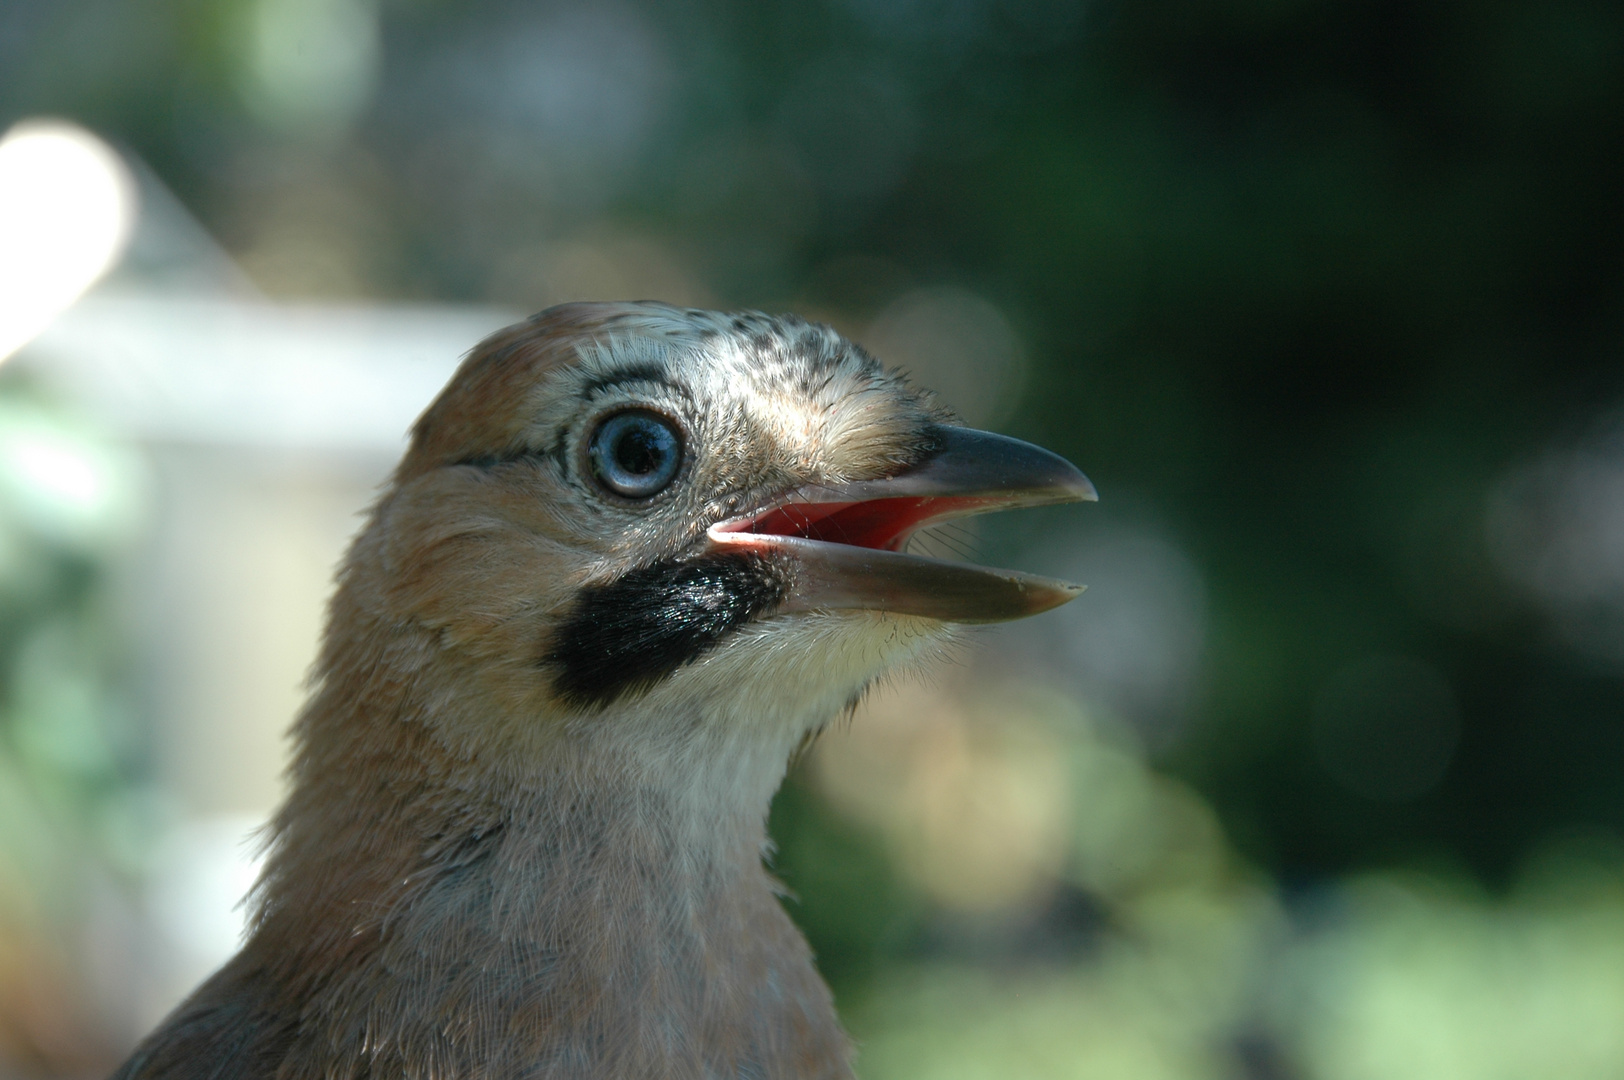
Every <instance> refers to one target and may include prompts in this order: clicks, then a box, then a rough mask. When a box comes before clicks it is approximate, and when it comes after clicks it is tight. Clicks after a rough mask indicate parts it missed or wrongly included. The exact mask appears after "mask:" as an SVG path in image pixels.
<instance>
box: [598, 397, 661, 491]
mask: <svg viewBox="0 0 1624 1080" xmlns="http://www.w3.org/2000/svg"><path fill="white" fill-rule="evenodd" d="M682 458H683V440H682V430H681V429H680V428H679V427H678V426H677V423H676V421H674V420H672V419H671V418H670V417H668V416H664V415H662V414H660V413H657V412H654V411H653V410H650V409H625V410H622V411H621V412H617V413H613V414H611V415H609V416H606V417H605V418H604V419H603V420H602V421H600V422H599V423H598V426H597V428H596V429H594V430H593V432H592V437H591V439H590V440H588V442H587V460H588V462H589V463H590V464H591V466H592V476H593V478H594V479H595V480H597V482H598V485H599V486H600V487H602V488H604V489H605V490H606V491H609V492H611V493H613V494H615V495H619V496H621V497H622V498H626V499H647V498H651V497H652V496H654V495H658V494H659V493H660V492H662V491H664V490H665V489H666V488H668V487H670V486H671V482H672V481H673V480H675V479H676V478H677V473H678V472H679V471H680V470H681V468H682Z"/></svg>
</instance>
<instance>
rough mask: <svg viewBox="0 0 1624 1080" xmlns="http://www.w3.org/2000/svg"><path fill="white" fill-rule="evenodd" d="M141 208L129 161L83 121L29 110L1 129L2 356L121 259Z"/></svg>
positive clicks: (0, 268)
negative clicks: (29, 115)
mask: <svg viewBox="0 0 1624 1080" xmlns="http://www.w3.org/2000/svg"><path fill="white" fill-rule="evenodd" d="M136 208H137V202H136V192H135V181H134V178H133V177H132V176H131V175H130V170H129V169H128V168H127V167H126V166H125V164H124V162H123V160H122V159H121V158H120V157H119V156H118V154H116V153H115V152H114V151H113V150H112V148H111V147H109V146H108V145H107V144H106V143H104V142H102V141H101V140H100V139H98V138H96V136H94V135H92V134H91V133H90V132H88V131H86V130H85V129H84V128H81V127H78V126H76V125H73V124H68V123H64V122H62V121H58V120H25V121H23V122H22V123H19V124H16V125H15V126H13V127H12V128H11V129H10V130H8V131H7V132H6V133H5V135H4V136H3V137H0V360H4V359H5V358H6V357H8V356H10V355H11V354H12V353H14V352H16V351H17V349H19V348H20V347H22V346H23V345H25V344H27V343H28V342H29V341H30V340H31V339H32V338H33V337H34V336H35V335H37V334H38V333H39V332H40V331H41V330H43V329H44V328H45V327H47V326H49V325H50V323H51V320H52V319H55V318H56V317H57V316H58V315H60V314H61V313H62V311H63V310H64V309H66V308H67V307H68V306H69V305H70V304H72V303H73V302H74V301H75V300H77V299H79V297H80V296H82V295H83V294H84V291H85V290H86V289H88V288H90V286H91V285H93V284H95V282H96V281H97V279H99V278H100V277H101V276H102V275H103V274H105V273H106V272H107V270H108V269H109V268H110V267H111V266H112V265H113V263H114V262H116V261H117V259H118V257H119V255H120V254H122V253H123V251H124V245H125V244H126V243H127V242H128V240H129V237H130V230H131V226H132V225H133V224H134V222H135V216H136Z"/></svg>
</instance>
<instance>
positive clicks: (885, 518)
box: [733, 497, 988, 551]
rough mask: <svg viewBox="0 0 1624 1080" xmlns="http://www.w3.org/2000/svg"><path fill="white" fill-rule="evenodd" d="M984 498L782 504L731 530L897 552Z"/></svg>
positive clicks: (969, 509)
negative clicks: (930, 527)
mask: <svg viewBox="0 0 1624 1080" xmlns="http://www.w3.org/2000/svg"><path fill="white" fill-rule="evenodd" d="M987 502H988V500H986V499H973V498H935V497H926V498H909V499H868V500H866V501H864V502H852V503H839V502H834V503H786V504H785V505H783V506H775V507H773V508H772V509H771V510H768V511H767V512H766V513H764V514H762V515H761V516H760V517H756V518H750V519H748V520H746V521H743V522H740V523H739V524H738V525H736V526H733V531H737V532H750V533H759V534H765V535H769V536H804V537H806V538H807V539H809V540H822V541H825V542H827V543H831V544H849V545H851V546H852V547H866V548H876V549H878V550H881V551H901V550H902V548H903V546H904V545H905V544H907V542H908V538H909V537H911V536H912V535H913V534H914V533H915V532H918V531H919V530H920V529H922V528H924V527H925V526H926V525H930V524H932V523H934V522H937V521H945V520H947V519H948V518H955V517H963V516H964V515H965V514H967V513H971V512H973V511H974V510H975V509H977V508H979V507H980V506H982V505H984V504H986V503H987Z"/></svg>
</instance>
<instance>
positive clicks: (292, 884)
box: [130, 589, 850, 1078]
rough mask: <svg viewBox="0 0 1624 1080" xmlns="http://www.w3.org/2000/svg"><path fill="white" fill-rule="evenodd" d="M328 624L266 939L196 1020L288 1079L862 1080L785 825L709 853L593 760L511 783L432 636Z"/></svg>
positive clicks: (363, 621)
mask: <svg viewBox="0 0 1624 1080" xmlns="http://www.w3.org/2000/svg"><path fill="white" fill-rule="evenodd" d="M333 617H334V622H335V629H336V628H337V627H338V626H339V625H340V623H341V622H343V623H344V624H345V625H344V632H342V633H333V634H331V635H330V636H329V649H328V652H327V653H326V654H325V655H324V658H323V664H322V682H321V685H320V688H319V689H318V691H317V693H316V696H315V698H314V699H313V700H312V702H311V704H310V706H309V708H308V709H307V711H306V713H305V714H304V716H303V717H302V718H301V720H300V723H299V725H298V727H297V728H296V732H295V733H296V739H297V753H296V757H295V761H294V765H293V769H292V779H293V793H292V795H291V797H290V798H289V800H288V802H287V804H286V806H285V807H284V808H283V810H282V812H281V813H280V815H279V816H278V818H277V819H276V821H275V822H274V835H275V841H276V844H275V847H274V849H273V853H272V856H271V860H270V863H269V869H268V871H267V873H266V876H265V878H264V880H263V881H262V882H261V884H260V887H259V890H258V892H257V894H256V900H257V905H258V906H257V919H256V922H255V926H254V930H253V932H252V936H251V938H250V941H249V943H248V944H247V946H246V947H245V948H244V950H243V952H242V954H241V955H239V956H238V958H237V959H236V960H234V961H233V962H232V964H231V965H229V966H228V968H227V969H226V970H224V971H223V972H222V973H221V974H220V975H219V976H217V977H216V979H215V980H213V981H212V982H211V983H210V984H206V985H205V987H204V988H203V990H201V991H200V992H199V995H198V997H197V998H195V999H194V1002H193V1004H192V1006H190V1008H191V1010H192V1014H193V1015H194V1016H195V1015H197V1014H198V1013H199V1010H200V1009H206V1008H213V1007H215V1005H218V1004H220V1003H224V1004H226V1005H228V1006H229V1007H230V1008H233V1009H237V1010H239V1011H240V1012H242V1013H243V1014H244V1015H249V1016H251V1017H253V1018H256V1019H254V1020H253V1023H254V1024H255V1025H257V1027H256V1030H255V1033H253V1034H252V1035H247V1036H244V1037H243V1039H241V1040H239V1042H240V1044H242V1045H252V1046H254V1047H257V1048H258V1049H257V1050H256V1051H254V1052H255V1053H260V1054H263V1056H264V1060H265V1062H266V1063H267V1065H270V1064H276V1066H277V1069H276V1071H275V1075H277V1076H280V1077H290V1078H291V1077H305V1076H309V1077H316V1076H321V1077H361V1076H380V1075H404V1076H425V1077H427V1076H434V1077H439V1076H447V1077H450V1076H475V1075H477V1076H488V1077H507V1076H560V1077H562V1076H569V1077H574V1078H588V1077H620V1078H627V1077H656V1076H659V1077H690V1076H691V1077H695V1078H698V1077H707V1078H709V1077H849V1076H850V1068H849V1064H848V1061H849V1056H850V1052H849V1047H848V1044H847V1041H846V1039H845V1036H844V1034H843V1033H842V1032H841V1030H840V1028H839V1025H838V1022H837V1021H836V1020H835V1017H834V1012H833V1008H832V1005H831V1002H830V999H829V995H828V991H827V989H826V988H825V987H824V985H823V983H822V981H821V980H820V979H819V978H818V976H817V974H816V972H815V970H814V969H813V966H812V962H811V956H810V954H809V952H808V950H807V947H806V944H805V941H804V939H802V937H801V935H800V934H799V932H798V931H797V930H796V929H795V928H794V927H793V925H791V923H790V922H789V920H788V919H787V917H786V916H785V914H784V912H783V911H782V909H781V908H780V906H779V904H778V901H777V898H776V897H775V896H774V895H773V891H772V886H773V883H772V881H771V879H770V878H769V877H768V875H767V874H766V872H765V870H764V869H763V867H762V865H761V861H760V851H761V848H762V844H763V841H764V830H763V823H762V817H763V815H764V811H765V807H761V808H758V810H757V812H756V813H755V814H754V815H753V820H748V821H738V822H732V823H722V822H719V823H717V824H718V825H719V826H720V827H719V828H717V829H715V830H713V834H714V835H712V836H711V839H710V842H706V843H695V841H694V829H693V823H692V822H691V821H688V820H685V819H684V816H683V815H684V813H685V810H684V808H683V806H682V805H680V802H681V800H680V799H677V798H674V797H673V796H672V795H671V793H669V792H664V791H661V790H658V789H657V788H654V787H639V786H637V785H635V784H627V783H626V782H625V773H624V772H623V771H615V770H613V769H603V768H598V767H595V766H593V764H592V762H591V758H590V755H589V754H576V755H573V756H572V755H570V754H568V753H564V752H561V753H560V754H559V755H558V757H559V761H558V762H557V763H556V765H553V764H548V765H546V766H544V767H542V768H541V769H540V771H539V772H534V773H532V774H531V775H530V776H529V777H528V778H527V779H526V781H525V782H523V783H519V782H515V781H513V780H512V779H503V778H501V777H500V776H498V775H497V774H496V773H495V772H494V771H493V770H489V769H486V768H484V767H483V766H482V764H481V762H480V761H479V760H478V759H477V758H476V757H474V756H471V755H468V756H464V755H460V754H458V753H457V752H455V751H454V750H453V749H451V748H450V747H449V746H448V744H447V741H446V740H445V739H444V738H443V737H442V736H441V735H440V734H438V731H439V729H438V727H437V725H436V724H435V723H434V722H433V720H434V715H433V711H434V710H435V709H437V708H446V707H449V706H448V705H447V703H446V701H445V699H444V698H443V697H442V698H439V699H436V698H435V697H433V696H431V694H430V693H429V690H428V688H429V687H431V686H437V685H442V684H443V682H444V679H443V673H439V672H437V671H436V665H437V664H438V663H439V662H440V661H439V660H438V659H437V658H438V657H439V656H440V655H441V646H440V644H439V642H438V640H437V638H436V637H435V636H434V635H432V634H430V633H429V632H427V631H424V630H421V629H418V628H413V627H411V626H408V625H403V624H399V623H396V624H394V625H393V626H388V627H385V626H383V625H381V624H378V623H376V622H372V621H371V620H369V619H368V618H367V617H366V616H363V615H362V614H361V613H360V612H358V611H357V610H355V608H353V607H352V606H350V605H349V604H348V598H347V597H346V595H345V592H344V590H342V589H341V591H340V594H339V596H338V597H337V598H336V599H335V603H334V613H333ZM369 623H370V624H369ZM345 643H349V644H345ZM211 1002H212V1003H213V1004H211ZM211 1015H212V1014H211ZM184 1020H185V1017H184V1016H180V1017H178V1018H177V1021H176V1022H172V1025H171V1026H172V1027H173V1026H175V1024H176V1023H177V1022H179V1021H184ZM248 1056H250V1057H251V1056H252V1054H249V1055H248ZM130 1075H145V1074H144V1073H139V1072H132V1073H131V1074H130ZM211 1075H212V1074H211ZM241 1075H258V1074H257V1073H248V1072H244V1073H242V1074H241Z"/></svg>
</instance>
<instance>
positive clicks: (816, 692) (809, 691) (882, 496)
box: [330, 303, 1094, 796]
mask: <svg viewBox="0 0 1624 1080" xmlns="http://www.w3.org/2000/svg"><path fill="white" fill-rule="evenodd" d="M1093 497H1094V493H1093V488H1092V487H1091V485H1090V484H1089V482H1088V480H1087V479H1086V478H1085V477H1084V476H1083V475H1082V474H1081V473H1080V472H1078V471H1077V470H1076V469H1075V468H1074V467H1072V466H1071V465H1070V464H1068V463H1067V462H1065V461H1064V460H1063V459H1061V458H1059V457H1056V456H1055V455H1053V454H1050V453H1048V452H1047V451H1044V450H1041V449H1039V448H1037V447H1035V446H1031V445H1029V444H1026V443H1022V442H1018V441H1016V440H1013V439H1007V438H1003V437H1001V436H995V435H989V434H986V433H982V432H977V431H972V430H970V429H967V428H964V427H962V426H959V425H958V424H957V422H956V421H955V420H954V418H953V417H952V415H951V414H950V413H948V412H947V411H946V410H945V409H943V408H942V407H940V406H938V405H937V404H935V403H934V402H933V400H932V399H931V398H930V397H929V396H928V395H927V394H926V393H924V392H922V391H920V390H918V389H915V388H913V387H911V386H910V385H909V384H908V383H907V382H906V381H905V379H903V378H902V377H900V376H898V375H896V374H893V373H890V372H887V371H886V370H885V369H884V368H883V367H882V366H881V365H880V364H879V363H878V362H877V361H876V360H875V359H874V358H873V357H871V356H869V355H868V354H867V353H866V352H864V351H863V350H862V349H861V348H859V347H858V346H856V345H854V344H853V343H851V342H849V341H847V340H846V339H845V338H843V337H842V336H840V335H839V334H838V333H836V332H835V331H833V330H832V329H830V328H828V327H826V326H823V325H819V324H816V323H810V322H806V321H804V320H801V319H798V318H794V317H768V316H765V315H761V314H755V313H747V314H737V315H731V314H718V313H714V312H705V311H696V310H688V309H679V308H673V307H669V306H666V305H663V304H654V303H637V304H631V303H616V304H568V305H564V306H561V307H556V308H552V309H549V310H548V311H545V312H543V313H541V314H540V315H537V316H535V317H534V318H532V319H530V320H528V321H527V322H524V323H521V324H519V325H516V326H513V327H510V328H508V329H506V330H503V331H501V332H499V333H497V334H495V335H493V336H492V337H490V338H488V339H487V340H486V341H484V342H483V343H481V344H480V345H479V346H478V347H477V348H475V349H474V350H473V352H472V353H471V354H470V356H469V357H468V358H467V360H466V361H465V362H464V363H463V364H462V366H461V368H460V369H459V370H458V372H457V374H456V375H455V377H454V378H453V379H452V380H451V382H450V383H449V384H448V386H447V387H446V389H445V390H444V391H443V392H442V393H441V395H440V396H439V398H438V399H437V400H436V401H435V402H434V403H433V404H432V405H431V406H430V407H429V408H428V410H427V411H426V412H425V413H424V414H423V416H422V417H421V419H419V421H418V422H417V424H416V426H415V428H414V431H413V438H412V443H411V446H410V449H409V451H408V453H407V454H406V456H405V458H404V460H403V461H402V463H401V465H400V467H399V470H398V472H397V473H396V476H395V482H394V485H393V487H392V488H391V490H390V491H389V492H387V493H386V494H385V496H384V498H383V499H382V501H381V502H380V504H379V506H378V508H377V510H376V512H375V515H374V519H373V522H372V525H371V527H370V528H369V529H368V530H367V531H366V532H365V533H364V534H363V536H362V537H361V538H360V540H359V541H358V543H357V545H356V547H355V550H354V552H353V553H352V556H351V559H350V563H349V566H348V569H347V570H346V578H347V581H346V590H347V591H348V592H349V593H350V594H351V603H353V604H355V605H357V606H358V608H359V610H358V611H357V612H356V614H357V615H364V617H365V618H366V619H367V620H369V621H371V622H373V623H375V624H379V625H390V626H410V627H413V628H415V629H416V630H419V631H423V632H426V633H427V634H428V635H429V636H430V637H431V639H432V641H433V643H434V647H433V649H432V650H430V651H431V652H432V656H430V657H428V658H427V659H424V660H422V661H421V662H422V663H424V664H430V665H432V666H433V667H434V669H435V670H434V673H433V674H434V678H433V679H432V683H433V685H435V686H437V687H440V688H442V689H441V690H440V691H439V694H440V697H441V698H442V699H443V700H442V701H441V702H440V703H439V704H438V706H436V707H433V708H431V709H429V710H428V711H427V713H426V715H427V716H428V717H429V718H430V720H431V722H432V723H433V724H435V725H437V726H438V728H439V730H440V732H441V734H442V735H443V736H444V737H446V738H447V739H448V740H450V741H451V742H452V743H453V744H455V745H457V746H459V747H460V748H462V749H463V750H464V751H465V752H466V753H468V754H471V755H490V754H493V753H494V754H498V755H499V756H500V757H501V758H502V760H504V761H506V762H507V763H509V765H511V766H512V767H514V768H518V769H520V770H523V769H524V768H526V763H534V762H536V761H538V760H543V759H546V758H548V757H549V756H556V755H557V754H559V753H560V752H561V748H562V747H566V746H570V745H579V744H582V743H592V744H593V745H595V746H597V747H598V749H600V750H602V749H605V748H606V747H607V748H608V749H610V750H611V751H612V752H611V755H610V756H611V757H614V758H616V759H617V760H620V761H622V762H625V761H632V760H637V761H643V762H644V763H645V764H647V763H651V762H656V761H659V762H665V763H667V764H668V765H669V763H671V762H672V761H674V760H677V759H683V758H690V759H691V757H692V755H691V754H689V753H687V752H685V751H687V750H692V749H693V747H694V746H695V745H696V741H697V744H699V745H702V747H703V749H702V750H701V751H700V753H699V756H700V757H702V758H706V759H711V760H714V759H715V758H716V757H718V756H721V757H729V756H731V757H733V758H739V757H740V756H741V754H742V756H743V757H750V758H753V757H757V756H760V757H761V758H762V759H763V760H766V761H770V760H772V759H776V761H777V765H776V767H771V768H768V767H764V768H763V770H759V771H760V772H761V773H762V781H761V783H762V784H766V785H769V786H768V790H767V794H770V785H774V784H776V782H777V778H778V776H779V775H781V772H782V768H783V761H784V759H785V757H786V756H787V750H786V748H793V746H794V744H795V743H796V742H797V741H799V740H800V739H802V738H804V737H805V736H806V734H807V732H808V731H809V730H811V729H813V728H815V727H816V726H819V725H821V724H822V723H824V722H826V721H827V720H828V719H829V718H830V717H832V716H834V715H836V714H837V713H838V712H839V711H840V710H841V708H842V707H844V706H846V705H848V704H850V703H851V702H853V701H854V700H855V699H856V697H857V696H858V695H860V694H861V693H862V691H863V690H864V688H865V687H867V686H868V685H869V684H870V683H871V682H872V681H873V680H874V679H876V678H877V677H879V676H880V675H882V674H883V673H885V672H886V671H887V670H889V669H892V668H894V667H896V666H898V665H900V664H907V663H911V662H916V661H918V660H919V659H920V658H922V657H924V656H927V655H929V654H931V653H932V652H934V651H938V650H939V649H940V647H941V645H942V644H943V643H944V642H945V641H946V640H947V639H948V638H949V636H950V635H951V632H952V627H953V626H954V625H955V624H959V623H967V622H989V621H999V620H1004V619H1011V618H1018V617H1021V616H1024V615H1029V614H1034V613H1036V612H1039V611H1043V610H1045V609H1047V608H1050V607H1053V606H1055V605H1057V604H1060V603H1064V602H1065V601H1067V600H1069V599H1071V598H1072V597H1073V596H1075V595H1076V594H1077V592H1079V591H1080V589H1079V588H1078V587H1076V586H1072V585H1067V584H1065V583H1062V582H1057V581H1051V580H1048V579H1043V578H1037V577H1033V576H1029V575H1023V574H1017V573H1013V572H1008V571H999V570H989V569H986V568H983V567H979V566H973V565H969V564H963V563H948V562H940V561H936V560H933V559H926V558H921V557H918V556H915V555H911V554H908V553H906V552H905V550H904V548H905V546H906V544H907V541H908V539H909V537H910V536H911V535H913V533H914V532H915V531H916V530H918V529H920V528H922V527H925V526H928V525H931V524H934V523H937V522H940V521H943V520H946V519H949V518H953V517H960V516H963V515H965V514H970V513H977V512H981V511H986V510H995V509H1003V508H1008V507H1015V506H1028V505H1038V504H1043V503H1053V502H1065V501H1073V500H1078V499H1092V498H1093ZM341 597H342V594H341ZM341 614H342V612H341V611H340V610H339V607H338V606H337V602H335V613H334V617H335V620H336V619H338V618H339V617H340V616H341ZM332 636H333V635H330V638H331V637H332ZM724 742H725V743H726V744H727V745H726V746H723V745H722V743H724ZM741 746H749V747H754V748H756V749H755V750H751V751H750V752H743V751H741V750H740V749H739V747H741ZM758 750H759V754H758V753H757V751H758ZM693 764H694V763H693V761H692V760H689V761H688V764H687V766H684V767H685V768H686V770H687V772H688V774H689V775H693V774H694V772H695V769H694V768H693ZM650 767H653V766H652V765H651V766H650ZM704 771H705V770H703V769H700V770H698V772H699V773H700V774H703V773H704ZM752 786H759V785H752ZM755 794H756V795H757V796H759V794H760V793H759V792H757V793H755Z"/></svg>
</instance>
